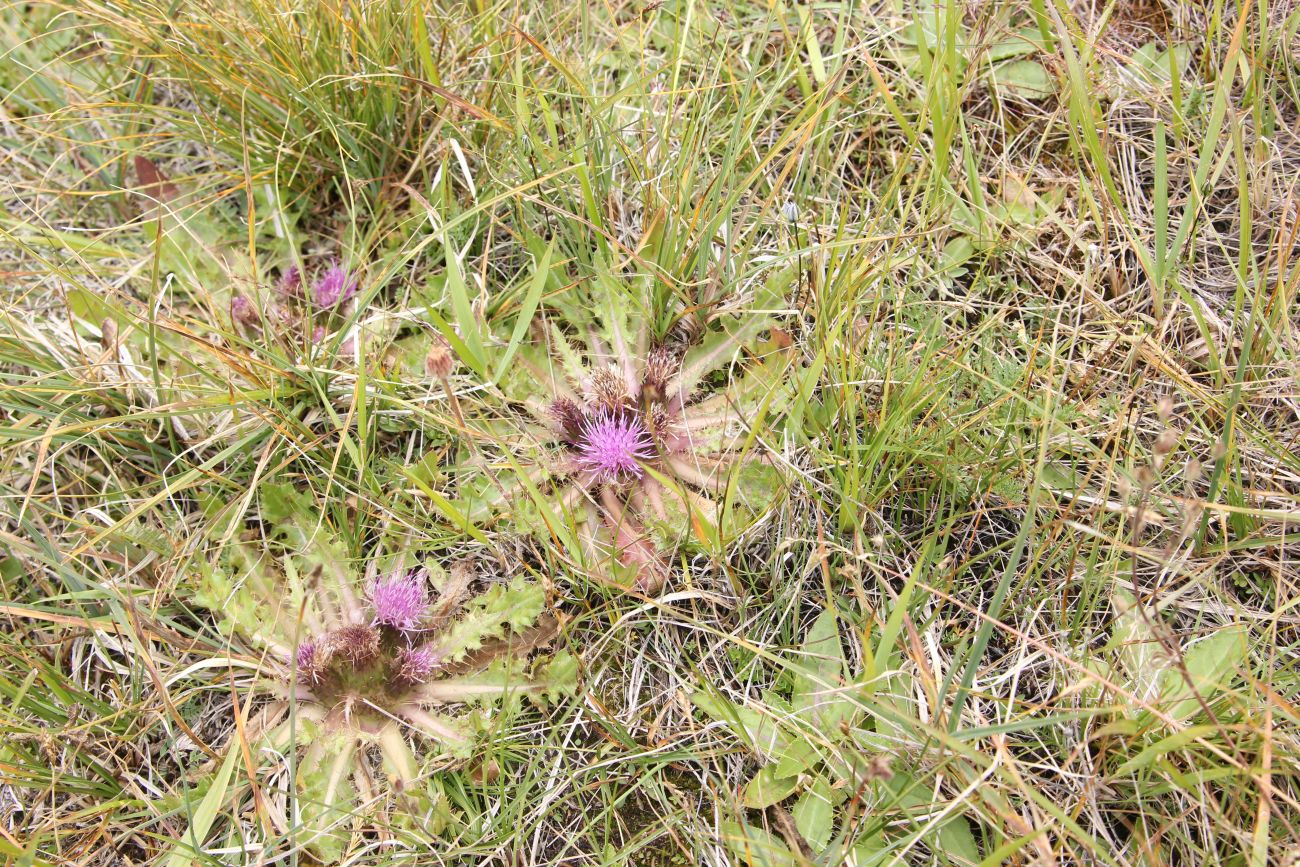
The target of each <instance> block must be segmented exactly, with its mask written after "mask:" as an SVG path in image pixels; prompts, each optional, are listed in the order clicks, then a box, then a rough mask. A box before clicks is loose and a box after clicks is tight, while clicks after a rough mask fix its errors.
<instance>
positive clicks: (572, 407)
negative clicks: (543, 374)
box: [547, 397, 584, 442]
mask: <svg viewBox="0 0 1300 867" xmlns="http://www.w3.org/2000/svg"><path fill="white" fill-rule="evenodd" d="M547 411H548V412H549V413H550V415H551V418H553V419H555V422H556V424H558V425H559V426H560V431H561V432H562V433H563V434H564V438H565V439H566V440H568V441H569V442H573V441H575V440H577V439H578V437H580V436H581V435H582V423H583V421H584V419H583V414H582V410H581V409H579V408H578V405H577V404H576V403H574V402H573V401H571V400H569V399H568V398H567V397H562V398H559V399H558V400H556V401H554V402H553V403H552V404H551V405H550V406H549V407H547Z"/></svg>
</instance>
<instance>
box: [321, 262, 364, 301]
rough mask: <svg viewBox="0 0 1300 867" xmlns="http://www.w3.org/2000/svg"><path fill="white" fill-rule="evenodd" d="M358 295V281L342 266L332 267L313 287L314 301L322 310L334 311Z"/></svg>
mask: <svg viewBox="0 0 1300 867" xmlns="http://www.w3.org/2000/svg"><path fill="white" fill-rule="evenodd" d="M355 294H357V281H356V280H354V279H353V278H352V275H351V274H349V273H348V272H347V270H346V269H345V268H344V267H343V266H342V265H338V264H335V265H332V266H331V267H330V268H329V270H327V271H326V272H325V273H324V274H322V275H321V278H320V279H319V280H317V281H316V285H315V286H314V287H312V301H313V302H315V304H316V306H317V307H319V308H320V309H321V310H332V309H333V308H335V307H338V306H340V305H342V304H344V303H346V302H347V301H348V300H349V299H350V298H351V297H352V296H353V295H355Z"/></svg>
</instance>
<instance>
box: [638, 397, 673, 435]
mask: <svg viewBox="0 0 1300 867" xmlns="http://www.w3.org/2000/svg"><path fill="white" fill-rule="evenodd" d="M644 418H645V427H646V430H647V431H649V433H650V436H651V437H653V438H654V440H655V441H656V442H659V441H661V440H663V439H664V438H665V437H667V436H668V435H669V434H671V433H672V432H673V430H672V428H673V417H672V416H671V415H670V414H669V413H668V410H666V409H664V408H663V407H662V406H660V405H658V404H652V405H651V406H650V409H649V410H648V411H647V412H646V413H645V414H644Z"/></svg>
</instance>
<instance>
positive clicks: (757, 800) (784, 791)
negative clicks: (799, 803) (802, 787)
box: [741, 765, 799, 810]
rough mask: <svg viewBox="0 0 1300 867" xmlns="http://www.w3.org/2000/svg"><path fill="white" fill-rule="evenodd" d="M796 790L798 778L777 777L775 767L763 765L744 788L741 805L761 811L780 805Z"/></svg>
mask: <svg viewBox="0 0 1300 867" xmlns="http://www.w3.org/2000/svg"><path fill="white" fill-rule="evenodd" d="M798 788H799V778H798V777H781V776H778V775H777V772H776V765H764V766H763V767H761V768H759V769H758V773H757V774H754V777H753V779H751V780H750V781H749V784H748V785H746V786H745V794H744V796H743V797H742V798H741V803H743V804H744V805H745V806H746V807H749V808H750V809H751V810H762V809H765V808H767V807H770V806H772V805H773V804H779V803H781V802H782V801H784V800H785V799H786V798H788V797H790V796H791V795H793V794H794V792H795V790H796V789H798Z"/></svg>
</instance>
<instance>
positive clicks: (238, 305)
mask: <svg viewBox="0 0 1300 867" xmlns="http://www.w3.org/2000/svg"><path fill="white" fill-rule="evenodd" d="M230 318H231V320H232V321H233V322H235V323H236V324H237V325H256V324H257V323H258V320H259V318H260V317H258V315H257V311H256V310H254V309H253V302H251V301H249V300H248V297H247V296H245V295H236V296H235V297H234V298H231V299H230Z"/></svg>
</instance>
